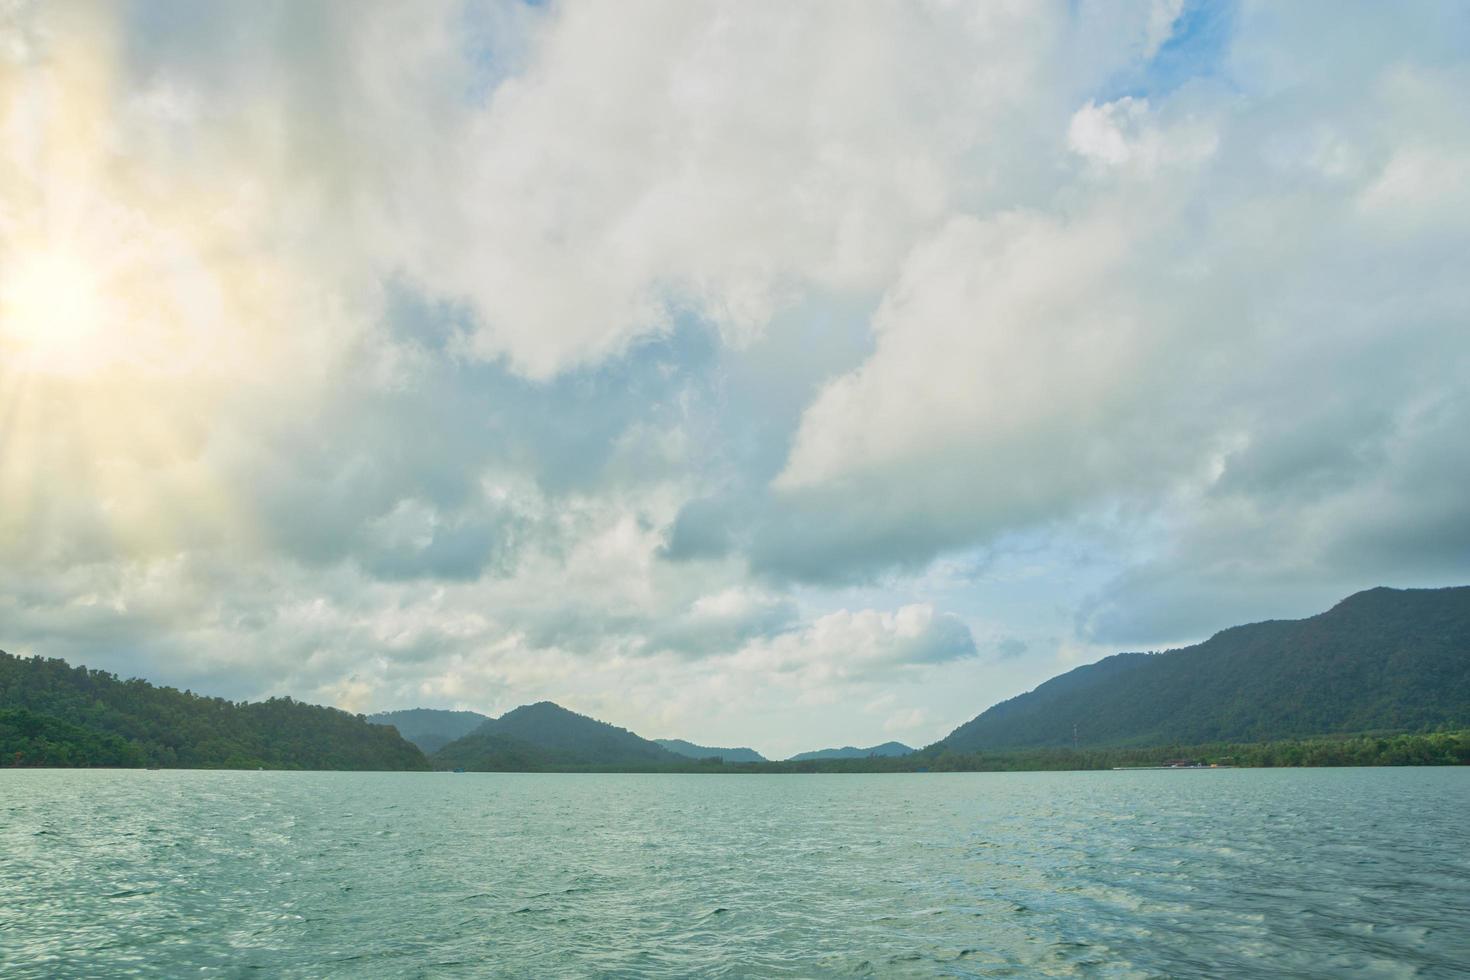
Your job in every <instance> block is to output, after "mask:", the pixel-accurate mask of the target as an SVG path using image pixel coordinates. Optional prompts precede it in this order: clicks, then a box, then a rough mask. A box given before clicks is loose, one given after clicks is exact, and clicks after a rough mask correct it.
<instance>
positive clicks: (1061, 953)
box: [0, 769, 1470, 980]
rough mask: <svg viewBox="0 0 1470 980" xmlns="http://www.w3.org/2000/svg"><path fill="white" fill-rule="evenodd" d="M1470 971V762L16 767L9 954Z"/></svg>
mask: <svg viewBox="0 0 1470 980" xmlns="http://www.w3.org/2000/svg"><path fill="white" fill-rule="evenodd" d="M112 976H118V977H123V976H156V977H211V976H223V977H246V976H251V977H254V976H260V977H311V978H316V977H352V978H358V977H530V978H548V977H630V978H631V977H854V976H856V977H864V976H870V977H1073V976H1086V977H1283V976H1286V977H1323V978H1343V977H1426V978H1435V977H1446V978H1448V977H1470V769H1295V770H1259V769H1218V770H1183V771H1139V772H1072V773H965V774H960V773H956V774H949V773H914V774H874V775H815V774H799V775H733V774H732V775H713V774H708V775H706V774H699V775H622V774H620V775H602V774H587V775H581V774H566V775H561V774H556V775H552V774H544V775H543V774H495V773H464V774H458V773H344V772H218V771H214V772H195V771H147V770H135V771H120V770H0V977H5V978H7V980H15V978H30V977H38V978H54V977H112Z"/></svg>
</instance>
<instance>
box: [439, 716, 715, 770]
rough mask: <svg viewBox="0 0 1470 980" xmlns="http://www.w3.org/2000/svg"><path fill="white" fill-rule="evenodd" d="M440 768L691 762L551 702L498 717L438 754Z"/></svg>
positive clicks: (598, 766)
mask: <svg viewBox="0 0 1470 980" xmlns="http://www.w3.org/2000/svg"><path fill="white" fill-rule="evenodd" d="M432 761H433V763H434V765H435V766H436V767H438V768H440V769H453V768H464V769H467V770H471V771H483V772H493V771H506V770H512V771H513V770H525V769H557V768H567V769H575V768H592V769H619V768H632V769H638V768H648V767H650V766H660V765H669V764H676V763H683V762H687V761H688V760H687V759H685V758H684V757H683V756H680V755H676V754H675V753H673V752H670V751H668V750H667V749H665V748H663V747H662V746H660V745H658V744H657V743H655V742H650V741H649V740H647V739H644V738H639V737H638V736H637V735H634V734H633V733H632V732H630V731H628V730H627V729H625V728H618V727H616V726H614V725H609V724H607V723H606V722H602V721H598V720H596V719H595V718H588V717H587V716H586V715H579V714H577V713H576V712H575V711H568V710H567V709H566V708H563V707H561V706H560V705H556V704H552V703H551V702H550V701H541V702H538V703H537V704H528V705H523V706H521V707H519V708H516V709H515V710H514V711H508V712H506V713H505V714H503V715H501V716H500V717H499V718H492V719H491V720H489V721H487V722H485V723H484V724H483V725H481V726H480V727H479V728H477V729H475V730H474V731H473V732H471V733H470V734H468V735H466V736H465V737H463V738H461V739H458V740H456V741H454V742H451V743H449V744H448V745H446V746H444V748H442V749H440V750H439V751H438V752H435V753H434V755H433V758H432Z"/></svg>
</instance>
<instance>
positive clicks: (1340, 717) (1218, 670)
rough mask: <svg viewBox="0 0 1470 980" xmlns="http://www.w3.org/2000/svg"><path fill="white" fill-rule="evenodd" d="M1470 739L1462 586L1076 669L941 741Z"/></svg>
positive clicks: (1360, 600)
mask: <svg viewBox="0 0 1470 980" xmlns="http://www.w3.org/2000/svg"><path fill="white" fill-rule="evenodd" d="M1464 728H1470V587H1461V588H1452V589H1410V590H1397V589H1381V588H1380V589H1372V590H1369V591H1367V592H1360V593H1358V594H1357V595H1354V596H1351V597H1349V598H1347V599H1344V600H1343V601H1342V602H1340V603H1338V604H1337V605H1336V606H1334V607H1333V608H1332V609H1331V610H1329V611H1327V612H1325V613H1322V614H1321V615H1318V616H1313V617H1312V618H1310V619H1303V620H1294V621H1277V622H1265V623H1256V624H1254V625H1250V626H1237V627H1234V628H1233V629H1227V630H1225V631H1223V632H1221V633H1217V634H1216V635H1215V636H1213V637H1211V638H1210V639H1209V640H1207V641H1205V642H1204V643H1201V644H1199V645H1197V646H1193V647H1186V648H1184V649H1181V650H1173V651H1170V652H1168V653H1158V654H1141V653H1128V654H1118V655H1117V656H1114V657H1109V658H1107V659H1106V660H1103V661H1100V662H1099V663H1095V664H1089V665H1088V666H1085V667H1079V668H1077V669H1076V670H1073V671H1070V672H1068V673H1066V674H1063V675H1061V676H1060V677H1056V678H1053V679H1052V680H1050V681H1047V682H1046V683H1045V684H1042V685H1041V686H1040V687H1038V688H1036V690H1034V691H1031V692H1030V693H1028V694H1022V695H1020V696H1019V697H1015V698H1012V699H1010V700H1009V701H1005V702H1002V703H1001V704H998V705H996V706H995V707H993V708H991V709H989V710H988V711H986V712H984V713H983V714H981V715H980V716H979V717H977V718H975V719H974V720H973V721H970V722H968V723H966V724H964V725H961V726H960V727H959V728H957V729H956V730H955V731H954V732H953V733H951V734H950V735H949V736H948V737H947V738H945V739H943V740H942V741H941V742H939V743H937V746H935V747H937V748H939V749H941V750H948V751H953V752H960V753H964V752H978V751H999V750H1009V749H1022V748H1041V747H1047V746H1051V747H1058V748H1061V747H1067V746H1071V745H1073V740H1074V733H1075V738H1076V743H1077V744H1078V745H1080V746H1083V747H1098V746H1128V745H1137V746H1146V745H1167V744H1170V743H1184V744H1204V743H1213V742H1257V741H1271V740H1282V739H1301V738H1309V737H1312V736H1317V735H1330V734H1349V733H1355V732H1375V731H1410V732H1412V731H1429V730H1435V729H1464Z"/></svg>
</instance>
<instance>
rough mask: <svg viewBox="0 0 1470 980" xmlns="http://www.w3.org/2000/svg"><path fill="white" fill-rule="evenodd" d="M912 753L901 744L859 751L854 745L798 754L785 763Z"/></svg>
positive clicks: (888, 756)
mask: <svg viewBox="0 0 1470 980" xmlns="http://www.w3.org/2000/svg"><path fill="white" fill-rule="evenodd" d="M912 751H914V750H913V749H911V748H909V747H908V746H907V745H904V744H903V743H902V742H884V743H883V744H882V745H874V746H870V747H869V748H866V749H860V748H858V747H857V746H854V745H844V746H843V747H842V748H840V749H816V750H814V751H811V752H798V753H797V754H796V755H793V756H792V757H791V758H790V759H787V760H786V761H787V762H807V761H809V760H812V759H873V758H878V759H891V758H895V757H897V756H901V755H908V754H909V753H910V752H912Z"/></svg>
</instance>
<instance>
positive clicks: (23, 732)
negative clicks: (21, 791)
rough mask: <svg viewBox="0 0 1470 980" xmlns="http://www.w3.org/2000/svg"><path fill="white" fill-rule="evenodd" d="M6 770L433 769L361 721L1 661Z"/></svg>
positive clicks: (281, 701)
mask: <svg viewBox="0 0 1470 980" xmlns="http://www.w3.org/2000/svg"><path fill="white" fill-rule="evenodd" d="M0 762H3V763H4V764H7V765H32V766H160V767H178V768H197V769H255V768H266V769H381V770H396V769H427V768H429V764H428V760H427V759H425V758H424V755H423V753H422V752H420V751H419V750H418V749H417V748H416V747H414V746H413V745H411V744H410V743H408V742H406V741H404V740H403V739H402V738H400V737H399V736H398V733H397V732H395V731H393V729H391V728H384V727H382V726H380V725H369V724H368V723H367V720H366V719H364V718H363V717H362V715H352V714H348V713H347V712H345V711H339V710H337V709H336V708H323V707H319V706H317V705H314V704H303V703H301V702H300V701H293V700H292V699H291V698H271V699H270V700H268V701H257V702H254V703H249V702H244V701H240V702H234V701H226V700H224V699H222V698H209V697H204V696H203V695H199V694H194V693H192V692H189V691H179V690H176V689H174V688H172V687H155V686H153V685H152V684H149V683H148V682H147V681H143V680H138V679H136V678H134V679H132V680H121V679H119V678H118V677H117V675H115V674H110V673H107V672H106V671H102V670H88V669H87V668H86V667H72V666H71V665H69V664H68V663H67V662H66V661H64V660H43V659H41V658H38V657H15V656H11V655H10V654H7V653H3V652H0Z"/></svg>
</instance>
